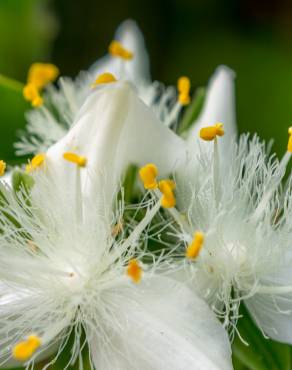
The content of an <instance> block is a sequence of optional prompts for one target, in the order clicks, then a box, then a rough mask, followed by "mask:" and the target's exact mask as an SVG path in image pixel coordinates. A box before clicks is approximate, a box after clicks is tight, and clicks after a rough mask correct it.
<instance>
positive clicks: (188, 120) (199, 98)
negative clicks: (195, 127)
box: [178, 87, 206, 134]
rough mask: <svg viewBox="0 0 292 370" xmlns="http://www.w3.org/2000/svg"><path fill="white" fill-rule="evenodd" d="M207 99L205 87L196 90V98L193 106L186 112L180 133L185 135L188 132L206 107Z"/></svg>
mask: <svg viewBox="0 0 292 370" xmlns="http://www.w3.org/2000/svg"><path fill="white" fill-rule="evenodd" d="M205 97H206V89H205V88H204V87H199V88H198V89H197V90H196V93H195V96H194V98H193V100H192V102H191V104H190V105H189V106H188V107H187V109H186V110H185V113H184V115H183V117H182V120H181V122H180V124H179V127H178V133H179V134H183V133H184V132H186V131H187V130H188V129H189V128H190V126H191V124H192V123H193V122H194V121H195V120H196V119H197V118H198V116H199V114H200V113H201V110H202V107H203V105H204V101H205Z"/></svg>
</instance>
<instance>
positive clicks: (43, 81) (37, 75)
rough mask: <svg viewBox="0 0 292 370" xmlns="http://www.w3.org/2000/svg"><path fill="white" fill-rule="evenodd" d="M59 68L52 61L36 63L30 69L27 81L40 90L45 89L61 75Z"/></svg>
mask: <svg viewBox="0 0 292 370" xmlns="http://www.w3.org/2000/svg"><path fill="white" fill-rule="evenodd" d="M59 73H60V72H59V69H58V68H57V67H56V66H55V65H54V64H50V63H34V64H32V65H31V67H30V69H29V71H28V77H27V82H28V84H33V85H35V87H36V88H37V89H38V90H41V89H43V88H44V87H45V86H46V85H47V84H48V83H49V82H53V81H55V80H56V78H57V77H58V75H59Z"/></svg>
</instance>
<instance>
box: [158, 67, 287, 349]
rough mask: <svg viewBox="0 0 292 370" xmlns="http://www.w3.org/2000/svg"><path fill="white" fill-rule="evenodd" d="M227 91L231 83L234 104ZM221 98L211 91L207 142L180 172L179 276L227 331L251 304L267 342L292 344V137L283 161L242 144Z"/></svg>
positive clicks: (174, 211)
mask: <svg viewBox="0 0 292 370" xmlns="http://www.w3.org/2000/svg"><path fill="white" fill-rule="evenodd" d="M223 72H224V73H226V71H223ZM220 74H221V77H222V71H221V72H219V76H220ZM218 81H220V77H219V78H218V79H217V82H218ZM221 81H222V80H221ZM212 86H216V81H214V82H213V85H212ZM227 87H228V85H227ZM211 90H212V87H211ZM215 91H216V89H215ZM225 91H226V90H225ZM228 91H231V85H230V84H229V89H227V96H229V101H232V100H233V98H232V95H231V94H230V93H229V92H228ZM223 94H224V93H223ZM215 96H216V94H214V91H209V99H207V106H208V102H209V103H210V102H212V101H213V105H212V104H210V105H209V107H208V109H207V108H205V110H204V111H203V113H202V116H201V118H200V119H199V121H198V125H199V126H198V127H196V126H194V128H193V130H192V132H193V133H196V134H197V135H198V134H200V135H201V138H204V139H205V140H207V141H206V142H205V141H202V140H201V139H200V141H199V139H196V138H193V145H194V147H191V138H189V143H190V144H189V145H190V146H189V148H190V154H189V158H188V161H187V163H186V165H185V166H182V167H181V168H180V169H177V171H176V172H175V173H174V177H175V181H176V201H177V205H176V207H172V208H169V215H170V216H171V218H172V219H173V220H174V221H175V224H174V225H173V226H172V229H171V234H172V235H175V236H176V237H177V239H178V240H180V241H181V242H180V243H179V244H178V246H177V248H176V250H175V255H177V253H178V251H181V253H182V254H183V255H184V257H185V258H184V260H181V262H180V263H178V264H177V268H178V271H177V272H176V273H175V275H176V276H177V277H178V278H179V279H182V280H184V281H188V282H189V284H190V286H193V288H194V290H196V291H199V292H200V295H201V296H202V297H204V299H206V300H207V301H208V302H209V304H210V305H211V307H212V308H213V309H214V310H215V312H216V313H217V314H218V315H219V316H220V317H222V318H224V319H225V322H224V324H225V325H226V326H227V325H229V324H230V325H232V326H233V325H234V324H235V323H236V321H237V318H238V308H239V304H240V302H241V301H244V303H245V304H246V306H247V308H248V309H249V311H250V312H251V314H252V316H253V317H254V319H255V321H256V322H257V324H258V325H259V327H260V328H261V329H262V330H263V331H264V332H265V333H266V334H267V335H268V336H270V337H272V338H274V339H276V340H279V341H283V342H288V343H292V336H291V322H292V320H291V316H292V274H291V272H290V270H291V262H292V260H291V258H292V250H291V231H292V221H291V219H292V218H291V212H292V193H291V176H289V178H288V180H287V182H286V183H285V184H284V185H283V184H282V179H283V177H284V175H285V171H286V167H287V165H288V162H289V158H290V156H291V153H290V152H291V151H292V136H291V131H289V133H290V139H289V146H288V152H287V153H286V154H285V156H284V157H283V159H282V160H281V161H280V162H279V161H278V160H277V159H276V158H275V156H270V154H269V153H270V146H267V147H266V146H265V144H264V143H262V142H260V140H259V139H258V138H257V137H256V136H255V137H253V138H250V137H249V136H248V135H243V136H241V137H240V139H239V142H237V140H236V137H235V132H236V128H235V127H234V126H233V125H234V122H233V118H232V117H233V113H232V112H233V107H232V106H229V108H230V109H227V107H228V104H229V103H228V101H226V100H224V101H223V102H222V101H221V103H220V100H221V99H220V97H221V96H222V94H221V95H220V94H219V91H218V94H217V98H219V100H216V99H215V98H214V97H215ZM212 97H213V98H214V100H212ZM218 103H219V107H218ZM224 104H225V108H224ZM205 117H206V118H205ZM208 117H209V118H208ZM225 118H226V122H227V125H226V127H225V126H224V131H225V136H222V137H220V136H221V135H223V134H224V131H223V128H222V126H221V124H219V123H218V124H216V125H214V124H215V122H216V121H217V120H222V122H223V123H224V121H225ZM205 119H206V120H207V119H211V120H213V121H212V122H209V123H208V122H206V121H205ZM212 125H213V126H212ZM204 126H209V127H207V128H205V127H204ZM201 129H203V130H202V131H201ZM228 131H231V133H232V134H228ZM212 140H213V142H212ZM210 141H211V142H210ZM158 194H159V193H158ZM166 223H167V224H169V218H167V219H166ZM172 248H173V249H175V248H174V247H172Z"/></svg>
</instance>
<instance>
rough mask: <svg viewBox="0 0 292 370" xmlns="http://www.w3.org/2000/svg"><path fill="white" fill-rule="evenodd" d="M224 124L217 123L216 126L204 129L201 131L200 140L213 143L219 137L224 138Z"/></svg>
mask: <svg viewBox="0 0 292 370" xmlns="http://www.w3.org/2000/svg"><path fill="white" fill-rule="evenodd" d="M223 135H224V130H223V124H222V123H216V124H215V125H214V126H209V127H204V128H202V129H201V130H200V138H201V139H203V140H205V141H212V140H214V139H215V138H216V137H217V136H223Z"/></svg>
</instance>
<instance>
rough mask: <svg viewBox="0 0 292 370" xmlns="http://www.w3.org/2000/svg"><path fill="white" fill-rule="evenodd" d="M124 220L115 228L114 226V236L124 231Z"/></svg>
mask: <svg viewBox="0 0 292 370" xmlns="http://www.w3.org/2000/svg"><path fill="white" fill-rule="evenodd" d="M123 227H124V224H123V221H122V220H121V221H119V222H118V223H117V224H116V225H115V226H114V227H113V228H112V236H113V237H114V238H115V237H116V236H117V235H119V233H121V232H122V231H123Z"/></svg>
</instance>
